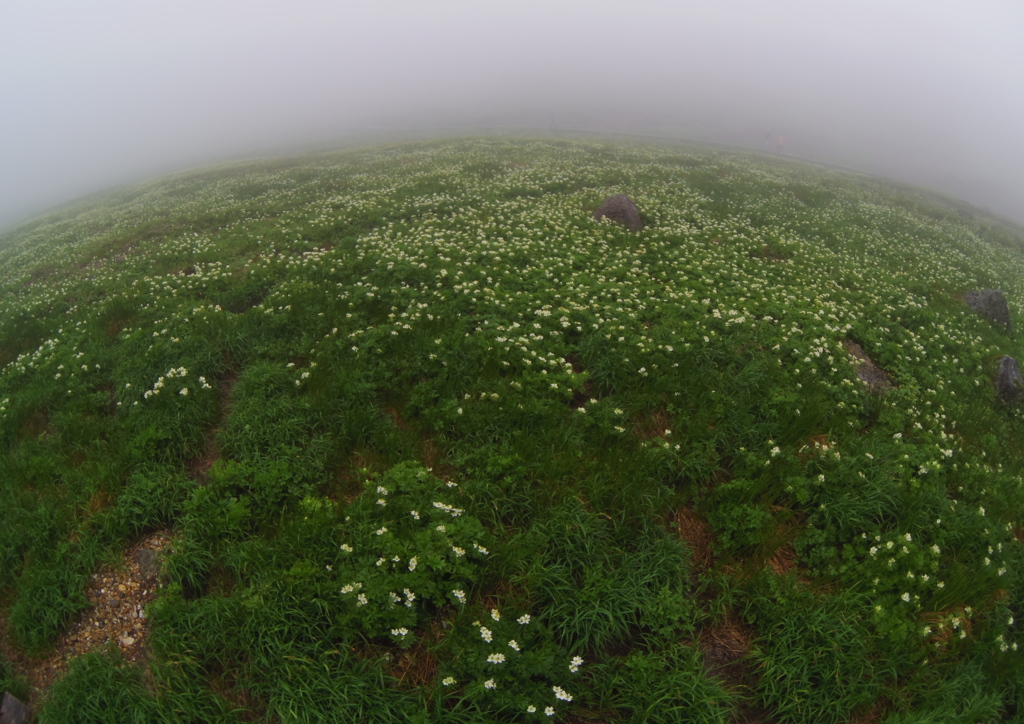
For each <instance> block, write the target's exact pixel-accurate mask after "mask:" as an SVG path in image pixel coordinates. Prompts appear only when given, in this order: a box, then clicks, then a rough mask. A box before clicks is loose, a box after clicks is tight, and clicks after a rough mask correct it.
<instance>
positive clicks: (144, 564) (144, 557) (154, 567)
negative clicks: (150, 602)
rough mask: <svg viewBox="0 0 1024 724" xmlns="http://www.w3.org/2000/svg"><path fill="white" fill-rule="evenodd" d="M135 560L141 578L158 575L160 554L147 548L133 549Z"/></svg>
mask: <svg viewBox="0 0 1024 724" xmlns="http://www.w3.org/2000/svg"><path fill="white" fill-rule="evenodd" d="M135 562H136V563H138V564H139V573H141V574H142V577H143V578H156V577H157V576H159V575H160V554H159V553H158V552H157V551H153V550H150V549H149V548H139V550H137V551H135Z"/></svg>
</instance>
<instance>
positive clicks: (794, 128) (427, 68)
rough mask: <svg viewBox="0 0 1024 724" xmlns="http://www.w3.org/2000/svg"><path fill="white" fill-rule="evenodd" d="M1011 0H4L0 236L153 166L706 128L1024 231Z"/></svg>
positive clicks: (1022, 70)
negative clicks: (454, 136) (440, 141)
mask: <svg viewBox="0 0 1024 724" xmlns="http://www.w3.org/2000/svg"><path fill="white" fill-rule="evenodd" d="M1022 37H1024V4H1021V3H1020V2H1019V0H1007V1H1006V2H996V1H995V0H978V2H974V3H965V2H946V1H943V0H855V1H851V2H847V1H846V0H835V1H832V2H820V0H776V1H775V2H773V3H765V2H761V1H760V0H719V1H713V0H696V1H691V2H667V0H663V1H661V2H648V1H646V0H634V2H631V3H625V2H621V0H620V1H619V2H606V1H604V0H587V1H586V2H577V1H575V0H547V1H546V2H544V1H535V0H515V2H512V1H510V0H506V1H505V2H500V3H485V2H479V0H476V1H473V0H469V1H461V0H435V2H433V3H423V2H410V1H404V0H378V1H377V2H374V3H361V4H356V3H347V2H340V1H339V0H333V1H332V2H318V1H312V0H290V1H289V2H287V3H284V2H265V1H261V0H247V1H246V2H240V1H239V2H236V1H235V0H205V1H203V2H197V1H194V0H177V1H176V2H174V3H160V4H154V3H140V2H135V1H120V2H119V1H116V0H94V1H93V2H90V3H80V2H74V1H72V0H3V2H2V3H0V38H2V43H0V227H6V226H10V225H12V224H14V223H16V222H18V221H19V220H23V219H25V218H27V217H28V216H30V215H32V214H36V213H38V212H39V211H41V210H43V209H45V208H47V207H50V206H53V205H57V204H62V203H66V202H68V201H70V200H72V199H74V198H76V197H79V196H81V195H84V194H89V193H93V192H96V191H99V190H102V189H105V188H108V187H111V186H113V185H118V184H123V183H129V182H133V181H138V180H142V179H145V178H148V177H152V176H155V175H159V174H162V173H166V172H171V171H175V170H181V169H184V168H190V167H195V166H199V165H203V164H208V163H216V162H220V161H225V160H233V159H238V158H246V157H257V156H267V155H273V154H279V153H294V152H299V151H303V150H306V149H312V148H328V147H331V146H340V145H345V144H353V143H369V142H372V141H379V140H387V139H390V138H399V137H407V136H408V135H410V134H431V133H449V134H450V133H466V134H471V133H496V132H507V133H511V132H514V131H515V130H516V129H518V130H520V131H522V132H529V131H530V129H533V131H534V132H537V133H540V132H545V133H547V132H552V131H554V132H561V133H567V132H571V131H582V130H590V131H607V132H612V131H614V132H620V133H634V134H641V135H645V136H663V137H669V138H677V139H684V138H685V139H696V140H704V141H715V142H721V143H728V144H735V145H739V146H744V147H750V148H753V149H756V150H760V151H764V152H767V153H772V154H782V155H785V156H790V157H795V158H806V159H809V160H815V161H819V162H825V163H830V164H835V165H840V166H844V167H848V168H852V169H858V170H862V171H866V172H869V173H874V174H878V175H883V176H887V177H891V178H894V179H897V180H901V181H905V182H909V183H913V184H916V185H923V186H926V187H929V188H933V189H936V190H939V191H942V192H945V193H948V194H951V195H953V196H956V197H959V198H962V199H965V200H967V201H969V202H971V203H974V204H976V205H979V206H981V207H984V208H987V209H989V210H991V211H993V212H995V213H998V214H1000V215H1003V216H1006V217H1009V218H1012V219H1015V220H1017V221H1021V222H1024V42H1022V40H1021V38H1022Z"/></svg>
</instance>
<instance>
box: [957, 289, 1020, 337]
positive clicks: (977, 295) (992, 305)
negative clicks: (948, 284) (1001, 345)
mask: <svg viewBox="0 0 1024 724" xmlns="http://www.w3.org/2000/svg"><path fill="white" fill-rule="evenodd" d="M964 302H965V303H966V304H967V306H968V307H970V308H971V309H973V310H974V311H975V312H977V313H978V314H980V315H981V316H982V317H984V318H985V319H987V320H988V321H990V322H991V323H992V324H998V325H999V326H1001V327H1003V328H1004V329H1006V331H1007V332H1011V331H1013V329H1012V325H1011V323H1010V307H1009V306H1008V305H1007V303H1006V295H1005V294H1003V293H1002V292H1001V291H1000V290H998V289H982V290H980V291H979V290H977V289H972V290H971V291H969V292H967V293H966V294H964Z"/></svg>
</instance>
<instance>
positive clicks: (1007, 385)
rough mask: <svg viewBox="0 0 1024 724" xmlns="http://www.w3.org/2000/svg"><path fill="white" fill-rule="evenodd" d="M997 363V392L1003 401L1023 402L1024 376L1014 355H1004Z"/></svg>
mask: <svg viewBox="0 0 1024 724" xmlns="http://www.w3.org/2000/svg"><path fill="white" fill-rule="evenodd" d="M996 363H997V364H998V365H999V367H998V368H997V371H996V394H997V395H998V396H999V399H1000V400H1002V401H1003V402H1021V401H1022V400H1024V377H1021V374H1020V367H1019V366H1018V365H1017V360H1015V359H1014V358H1013V357H1010V356H1007V355H1003V356H1002V357H1000V358H999V359H998V360H997V361H996Z"/></svg>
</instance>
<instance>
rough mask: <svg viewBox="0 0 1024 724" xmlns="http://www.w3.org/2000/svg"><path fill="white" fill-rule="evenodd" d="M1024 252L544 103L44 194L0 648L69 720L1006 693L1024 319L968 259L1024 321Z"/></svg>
mask: <svg viewBox="0 0 1024 724" xmlns="http://www.w3.org/2000/svg"><path fill="white" fill-rule="evenodd" d="M615 193H626V194H628V195H629V196H630V197H631V198H632V199H633V200H634V201H635V202H636V204H637V206H638V207H639V209H640V212H641V216H642V218H643V221H644V223H645V228H644V229H643V230H642V231H640V232H637V233H630V232H628V231H626V230H625V229H624V228H622V227H620V226H617V225H615V224H613V223H611V222H608V221H596V220H594V218H593V217H592V211H593V210H594V209H595V208H596V207H597V206H598V205H599V204H600V203H601V202H602V200H603V199H604V198H605V197H606V196H609V195H612V194H615ZM1022 251H1024V235H1015V234H1014V232H1012V231H1008V230H1007V228H1006V227H1003V226H997V225H995V224H992V223H990V222H987V221H980V220H976V219H975V218H974V217H970V216H968V215H965V214H964V212H963V208H962V206H946V207H944V206H941V205H936V203H935V201H934V200H932V199H930V198H929V197H928V196H927V195H925V194H923V193H918V192H915V191H913V190H905V189H899V188H895V187H893V186H892V185H885V184H881V183H878V182H875V181H872V180H870V179H867V178H864V177H852V176H845V175H841V174H838V173H835V172H831V171H824V170H821V169H816V168H810V167H805V166H800V165H796V164H792V163H787V162H784V161H781V160H772V159H764V158H757V157H745V156H740V155H735V154H722V153H712V152H709V151H706V150H700V149H692V148H686V147H681V146H665V147H659V146H651V145H630V144H625V143H600V142H568V141H528V140H466V141H449V142H437V143H423V144H411V145H402V146H390V147H382V148H375V149H369V150H360V151H350V152H345V153H341V154H336V155H331V156H323V157H316V158H306V159H299V160H294V161H287V162H275V163H262V164H251V165H241V166H234V167H229V168H220V169H214V170H211V171H208V172H199V173H194V174H189V175H182V176H177V177H174V178H170V179H165V180H161V181H157V182H154V183H152V184H149V185H145V186H140V187H138V188H134V189H131V190H128V191H125V192H122V193H121V194H119V195H116V196H112V197H110V198H108V199H106V200H104V201H102V202H97V203H94V204H91V205H89V206H87V207H82V208H75V209H71V210H66V211H63V212H61V213H59V214H56V215H54V216H51V217H48V218H44V219H42V220H40V221H37V222H35V223H32V224H29V225H26V226H23V227H20V228H18V229H16V230H14V231H12V232H9V233H8V234H7V235H6V236H4V237H0V369H2V372H0V501H2V503H0V623H2V628H3V631H4V632H3V634H2V640H0V652H2V658H0V686H2V687H3V688H5V689H8V690H11V691H13V692H15V693H16V694H18V695H19V696H21V697H22V698H25V699H31V700H32V701H33V703H34V704H35V705H36V706H37V707H40V708H41V716H42V720H43V721H53V722H63V721H115V720H124V721H140V722H155V721H167V722H178V721H196V722H207V721H210V722H212V721H229V722H231V721H265V722H287V721H367V722H371V721H372V722H390V721H407V722H482V721H527V722H528V721H538V720H539V721H564V722H588V721H605V722H616V721H621V722H684V721H685V722H690V721H694V722H728V721H744V722H745V721H764V722H812V721H813V722H862V723H863V722H890V723H892V724H896V723H904V722H906V723H909V722H924V721H935V722H940V721H941V722H976V721H993V720H997V719H999V718H1001V717H1005V718H1006V719H1014V720H1016V719H1015V718H1020V717H1022V716H1024V663H1022V656H1024V651H1022V650H1019V647H1018V644H1020V643H1024V641H1022V639H1021V637H1020V636H1019V635H1018V634H1017V633H1016V631H1017V628H1018V624H1017V623H1016V622H1015V618H1020V617H1022V616H1024V611H1022V610H1021V609H1022V587H1024V580H1022V574H1024V561H1022V544H1021V540H1022V539H1024V531H1022V527H1021V526H1022V517H1024V487H1022V480H1024V478H1022V474H1024V456H1022V453H1024V415H1022V409H1024V408H1021V407H1017V406H1014V405H1008V404H1004V403H1001V402H1000V401H998V400H997V398H996V394H995V391H994V388H993V383H992V377H993V374H994V369H995V360H996V358H997V357H999V356H1000V355H1003V354H1009V355H1011V356H1014V357H1016V358H1018V359H1024V345H1022V343H1021V338H1020V336H1019V335H1018V334H1017V333H1016V332H1007V331H1005V330H1003V329H1002V328H1000V327H998V326H996V325H993V324H992V323H990V322H988V321H986V320H985V319H984V318H982V317H981V316H979V315H978V314H977V313H975V312H974V311H972V310H971V309H969V308H968V307H967V305H966V304H965V303H964V301H963V299H962V296H963V293H964V292H966V291H968V290H972V289H985V288H999V289H1002V290H1003V291H1004V292H1005V293H1006V296H1007V298H1008V300H1009V304H1010V312H1011V318H1012V320H1013V323H1014V325H1015V327H1016V328H1017V329H1019V328H1021V325H1024V306H1022V305H1024V255H1022ZM854 344H856V345H860V347H861V348H862V349H863V350H864V352H865V353H866V354H867V355H869V356H870V358H871V359H872V360H873V361H874V362H875V363H876V364H877V365H878V366H879V367H880V368H881V369H882V370H884V372H885V374H887V375H888V379H889V380H890V381H891V384H889V385H888V386H887V387H886V389H885V390H884V391H882V392H881V394H872V393H873V392H878V390H870V391H869V389H868V388H867V386H866V385H865V383H864V382H862V381H861V380H860V379H859V378H858V376H857V371H858V366H859V365H860V364H862V363H859V362H857V361H856V360H855V358H854V357H853V356H852V355H851V352H850V349H851V348H853V345H854ZM138 550H151V551H156V552H157V554H158V556H159V558H158V561H160V563H161V571H160V573H159V577H158V579H156V580H154V579H152V578H147V575H146V574H145V572H144V570H143V569H144V565H142V563H141V559H140V558H139V557H138V554H137V551H138ZM157 581H159V583H157ZM126 611H127V613H125V612H126ZM121 712H123V714H121Z"/></svg>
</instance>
